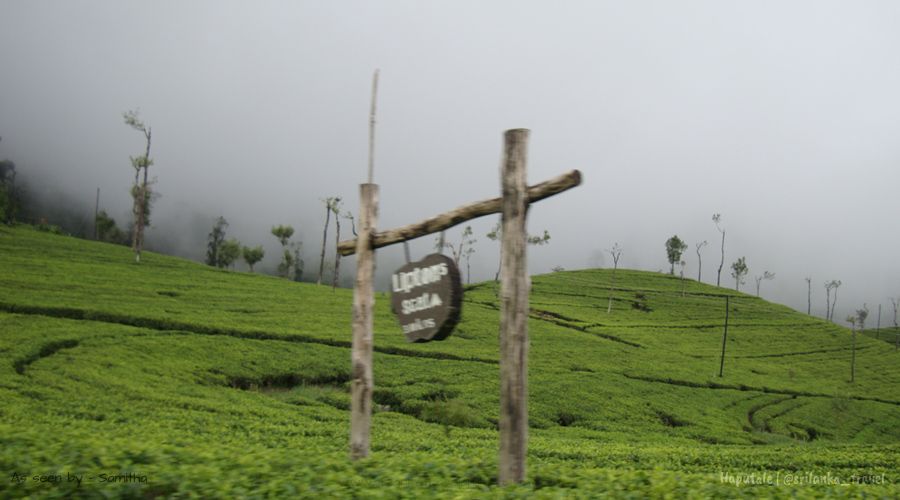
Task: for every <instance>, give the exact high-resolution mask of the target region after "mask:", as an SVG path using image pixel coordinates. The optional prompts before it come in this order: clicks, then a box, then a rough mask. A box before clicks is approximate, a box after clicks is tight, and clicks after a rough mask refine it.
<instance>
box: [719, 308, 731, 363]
mask: <svg viewBox="0 0 900 500" xmlns="http://www.w3.org/2000/svg"><path fill="white" fill-rule="evenodd" d="M728 302H729V300H728V296H727V295H726V296H725V330H724V331H723V332H722V357H721V358H720V360H719V377H721V376H722V373H723V372H724V371H725V341H726V340H727V339H728Z"/></svg>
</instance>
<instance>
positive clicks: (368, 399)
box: [350, 184, 378, 460]
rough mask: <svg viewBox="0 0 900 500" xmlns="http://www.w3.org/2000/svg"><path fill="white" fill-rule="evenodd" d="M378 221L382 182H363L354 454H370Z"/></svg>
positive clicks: (352, 428)
mask: <svg viewBox="0 0 900 500" xmlns="http://www.w3.org/2000/svg"><path fill="white" fill-rule="evenodd" d="M377 222H378V185H377V184H362V185H360V209H359V226H360V229H359V236H358V238H357V240H356V241H357V248H356V254H357V257H356V286H355V287H354V289H353V345H352V349H351V367H352V372H351V381H350V458H351V459H353V460H356V459H360V458H364V457H367V456H368V455H369V432H370V428H371V423H372V422H371V421H372V389H373V385H374V381H373V379H372V344H373V342H374V339H373V316H372V309H373V307H374V305H375V294H374V292H373V288H372V277H373V276H374V275H375V252H374V249H373V248H372V234H373V233H374V232H375V226H376V224H377Z"/></svg>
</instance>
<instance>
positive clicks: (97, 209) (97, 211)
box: [94, 188, 100, 241]
mask: <svg viewBox="0 0 900 500" xmlns="http://www.w3.org/2000/svg"><path fill="white" fill-rule="evenodd" d="M98 215H100V188H97V201H96V202H94V241H97V240H98V239H100V233H98V232H97V216H98Z"/></svg>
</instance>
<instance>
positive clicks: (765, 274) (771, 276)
mask: <svg viewBox="0 0 900 500" xmlns="http://www.w3.org/2000/svg"><path fill="white" fill-rule="evenodd" d="M753 279H754V280H756V296H757V297H759V285H760V284H761V283H762V282H763V280H766V281H768V280H773V279H775V273H770V272H769V271H765V272H763V275H762V276H754V277H753Z"/></svg>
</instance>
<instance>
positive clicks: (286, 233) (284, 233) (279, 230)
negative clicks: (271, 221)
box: [272, 225, 294, 247]
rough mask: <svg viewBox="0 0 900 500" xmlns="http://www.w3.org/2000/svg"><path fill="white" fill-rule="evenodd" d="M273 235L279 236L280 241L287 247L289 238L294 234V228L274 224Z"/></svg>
mask: <svg viewBox="0 0 900 500" xmlns="http://www.w3.org/2000/svg"><path fill="white" fill-rule="evenodd" d="M272 235H273V236H275V237H276V238H278V242H279V243H281V246H283V247H286V246H287V244H288V240H290V239H291V236H293V235H294V228H293V227H292V226H282V225H278V226H274V227H272Z"/></svg>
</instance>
